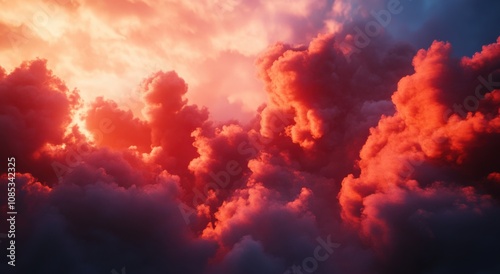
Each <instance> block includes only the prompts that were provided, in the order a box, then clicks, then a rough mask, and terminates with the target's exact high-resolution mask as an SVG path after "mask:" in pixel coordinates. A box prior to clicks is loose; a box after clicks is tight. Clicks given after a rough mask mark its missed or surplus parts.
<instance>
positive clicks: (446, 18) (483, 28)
mask: <svg viewBox="0 0 500 274" xmlns="http://www.w3.org/2000/svg"><path fill="white" fill-rule="evenodd" d="M401 3H402V4H404V6H403V7H404V11H403V13H402V14H401V16H394V17H393V20H394V22H395V23H394V24H390V25H389V27H388V29H389V32H390V33H391V34H392V35H393V36H394V37H395V39H396V40H400V41H406V42H409V43H410V44H412V45H413V46H415V47H416V48H428V47H429V46H430V45H431V44H432V42H433V41H434V40H439V41H445V42H450V43H451V44H452V47H453V53H452V54H453V56H455V57H461V56H472V55H473V54H474V53H476V52H479V51H481V47H482V46H483V45H488V44H491V43H494V42H495V41H496V40H497V37H498V36H499V35H500V16H498V13H499V11H500V1H495V0H486V1H472V0H443V1H432V0H422V1H412V0H403V1H401Z"/></svg>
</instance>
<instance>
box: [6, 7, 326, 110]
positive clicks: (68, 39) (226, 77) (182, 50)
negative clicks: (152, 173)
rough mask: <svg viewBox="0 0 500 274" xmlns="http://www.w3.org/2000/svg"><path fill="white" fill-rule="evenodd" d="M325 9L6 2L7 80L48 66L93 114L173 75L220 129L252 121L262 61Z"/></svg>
mask: <svg viewBox="0 0 500 274" xmlns="http://www.w3.org/2000/svg"><path fill="white" fill-rule="evenodd" d="M318 3H319V4H318ZM318 3H315V4H311V3H310V2H309V1H305V0H304V1H293V3H290V1H285V0H283V1H278V2H272V3H270V2H266V3H262V4H258V3H253V4H252V3H247V2H244V1H240V0H205V1H181V0H174V1H168V2H165V1H127V0H112V1H93V0H82V1H76V0H37V1H33V0H30V1H22V2H7V1H2V2H0V5H2V9H0V24H2V25H5V26H6V28H7V29H8V37H9V43H4V44H5V45H6V46H3V47H2V48H0V50H1V51H2V54H1V55H0V63H1V64H2V66H3V67H4V68H6V69H8V70H9V69H12V68H14V67H16V66H18V65H19V64H20V63H21V62H22V61H23V60H27V59H35V58H44V59H47V60H48V66H49V68H51V69H52V70H53V71H54V73H55V74H56V75H59V76H60V77H61V78H62V79H63V80H64V81H66V83H67V85H68V87H69V88H70V89H73V88H77V89H79V90H80V93H81V96H82V98H83V99H84V101H85V103H86V104H88V103H90V102H91V101H92V100H93V99H94V98H95V97H96V96H105V97H106V98H109V99H113V100H116V101H123V100H122V99H121V98H124V97H128V98H130V97H132V96H137V94H136V93H135V90H136V89H137V86H138V85H139V84H140V82H141V80H142V79H144V78H145V77H147V76H148V75H149V74H150V73H152V72H154V71H157V70H160V69H161V70H164V71H169V70H175V71H177V72H178V73H179V75H180V76H181V77H183V78H184V79H185V80H186V82H187V83H188V84H189V89H190V91H189V92H188V94H187V97H188V99H189V100H191V101H192V102H193V103H196V104H200V105H206V106H207V107H208V108H209V109H210V111H211V113H212V115H213V117H214V118H215V119H230V118H240V119H243V120H245V119H248V118H249V117H250V116H251V115H253V114H252V113H254V111H255V110H256V108H257V107H258V106H259V105H260V104H262V103H263V102H265V101H266V95H265V92H264V90H263V86H262V84H261V83H260V81H259V80H258V79H257V78H256V69H255V67H254V62H255V59H256V57H257V55H258V54H259V53H260V52H262V51H263V50H264V49H265V48H266V47H267V46H269V45H270V44H272V43H274V42H276V41H288V40H291V39H293V34H294V33H293V31H294V30H293V29H292V28H291V27H290V26H287V24H286V20H287V18H288V17H307V15H308V14H309V13H311V12H313V11H314V10H315V9H320V8H322V6H323V5H324V3H323V2H322V1H320V2H318ZM259 5H260V6H259ZM0 46H1V45H0ZM228 62H229V63H228ZM241 68H245V71H242V70H241ZM136 99H137V98H136ZM215 108H223V109H224V108H230V109H232V112H234V113H231V114H229V115H228V113H227V111H220V110H217V109H215Z"/></svg>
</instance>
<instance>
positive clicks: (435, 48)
mask: <svg viewBox="0 0 500 274" xmlns="http://www.w3.org/2000/svg"><path fill="white" fill-rule="evenodd" d="M118 2H119V3H121V4H123V3H122V2H121V1H117V3H118ZM71 3H73V2H71ZM231 3H232V4H233V5H235V6H238V5H243V6H245V7H246V9H243V11H244V12H245V13H251V11H252V8H255V9H260V8H262V7H265V8H266V9H268V10H270V11H273V14H276V16H278V15H279V17H280V20H284V21H291V22H295V23H296V24H298V25H299V22H303V21H301V20H306V21H310V24H309V25H307V26H306V27H304V29H302V30H296V31H293V32H291V33H288V34H286V35H285V34H282V35H285V36H286V37H288V38H290V37H295V38H290V40H292V41H294V39H298V36H300V35H299V34H304V35H305V36H308V35H309V34H310V33H314V34H316V33H315V32H317V28H320V26H321V28H322V27H323V23H325V24H327V25H328V26H329V27H328V28H329V29H328V32H327V33H323V34H318V35H317V36H315V37H313V36H310V37H309V38H310V40H311V41H310V43H306V44H302V45H294V44H293V45H292V44H288V43H276V44H275V45H273V46H269V47H268V48H267V50H266V51H264V52H262V53H261V54H260V55H259V57H258V58H257V59H256V68H257V71H258V77H260V79H261V81H262V82H263V84H264V89H265V92H266V93H267V95H268V102H267V103H265V104H262V105H261V106H260V107H259V108H258V109H257V112H256V113H255V115H254V117H253V118H252V119H251V120H250V121H248V122H242V121H238V120H236V119H229V120H227V121H224V122H221V121H214V120H213V119H211V118H210V113H209V110H208V109H207V108H205V107H200V106H198V105H197V104H195V103H193V100H188V97H189V96H188V95H189V92H190V91H191V88H190V87H188V83H187V81H185V80H184V79H183V78H182V77H181V76H179V75H182V74H177V72H174V71H161V70H160V71H157V72H154V73H151V74H149V76H146V77H145V78H144V79H143V80H142V81H138V82H137V83H136V84H138V85H137V92H138V97H137V98H138V99H140V101H138V102H137V103H136V104H135V107H134V109H133V110H129V109H127V108H126V107H124V106H121V105H120V104H119V102H116V101H114V100H112V99H109V98H108V97H107V96H105V97H102V96H99V97H96V98H94V99H93V100H92V101H91V102H90V103H89V104H88V105H85V106H82V104H81V99H80V93H82V92H78V91H77V90H75V91H71V90H70V89H68V88H67V86H66V84H65V83H64V81H63V80H61V79H60V78H58V77H56V76H54V75H53V73H52V71H51V70H50V69H48V68H47V62H46V61H44V60H38V59H37V60H33V61H26V62H24V63H22V64H21V65H20V66H18V67H17V68H16V69H14V70H12V71H9V72H7V71H6V70H4V69H2V70H0V99H1V100H0V106H1V108H0V125H1V126H2V128H5V129H6V130H7V132H8V133H7V134H4V135H2V137H1V138H2V139H1V140H2V144H5V145H3V146H2V147H1V149H0V155H1V156H2V157H4V159H6V158H8V157H15V158H16V171H17V173H16V174H15V176H16V180H15V181H16V207H17V208H16V210H17V211H18V215H17V217H16V218H17V220H18V221H17V223H16V226H17V229H16V264H17V266H16V270H17V271H18V272H19V273H30V272H36V273H38V272H40V273H82V274H84V273H85V274H86V273H109V272H110V271H112V269H121V268H122V267H125V268H126V272H127V273H192V274H195V273H206V274H212V273H230V274H233V273H234V274H239V273H270V274H273V273H325V274H326V273H347V274H350V273H353V274H354V273H460V272H467V273H469V272H471V273H472V272H481V273H495V272H498V271H499V270H500V269H499V267H500V266H499V264H498V263H497V260H496V259H497V258H498V256H499V255H500V252H499V249H498V248H497V246H498V245H499V244H500V239H499V237H498V236H497V235H496V234H497V233H498V230H499V229H500V221H499V220H500V218H499V217H500V206H499V204H498V202H499V200H498V199H499V198H500V185H499V182H500V179H499V178H500V175H499V174H500V159H499V156H498V153H497V151H499V149H500V147H499V146H500V144H499V142H498V138H499V137H500V136H499V135H500V112H499V110H500V109H499V106H500V38H499V39H498V40H497V41H496V42H494V43H491V44H489V45H485V46H483V48H482V49H481V50H480V51H479V52H477V53H476V54H474V55H473V56H471V57H462V58H459V57H456V56H455V55H454V54H453V52H452V44H450V43H447V42H439V41H434V42H433V43H432V45H430V46H429V47H428V48H427V49H420V50H416V49H415V48H414V47H412V46H411V45H409V44H406V43H402V42H398V41H397V39H396V38H394V37H392V38H391V37H390V36H389V33H387V32H385V31H381V32H380V33H379V34H378V35H377V36H376V37H375V36H373V35H372V36H373V37H370V39H369V44H368V45H365V46H363V47H360V46H359V43H357V42H360V41H361V40H359V39H362V37H361V34H358V35H356V34H355V33H352V32H351V31H352V30H353V29H354V28H356V26H357V25H359V24H361V25H363V24H368V23H369V22H371V21H370V17H369V14H370V9H375V8H378V7H379V6H376V5H375V4H373V5H374V6H373V7H371V6H357V5H354V4H349V3H346V2H341V1H336V2H335V3H334V4H332V3H330V2H328V1H318V2H314V3H309V2H307V3H306V2H303V1H298V2H296V3H294V4H289V3H288V2H287V3H284V2H283V3H281V2H280V1H278V2H273V3H272V4H263V3H261V2H258V3H257V2H254V1H250V2H245V3H243V2H242V3H239V2H237V1H235V2H231ZM373 3H378V2H377V1H374V2H373ZM205 4H206V3H203V4H189V3H183V5H180V6H177V9H176V12H178V13H179V14H180V15H185V16H187V17H186V18H193V19H192V20H193V21H194V22H191V23H192V24H191V25H186V26H190V28H188V27H186V28H187V29H182V30H180V31H177V32H174V33H173V36H174V37H175V38H176V39H178V40H179V41H187V40H189V39H187V38H186V36H189V37H190V39H194V40H193V41H204V39H207V37H209V36H210V35H209V34H208V33H207V34H205V36H206V37H205V36H203V37H197V36H196V35H192V33H193V29H197V28H202V29H209V30H212V31H213V29H214V28H215V29H216V30H217V31H216V33H217V34H218V35H219V36H217V37H218V40H217V41H213V44H212V45H211V46H212V47H215V48H219V47H222V48H224V49H225V50H235V49H241V51H239V53H231V55H232V56H231V58H235V59H238V58H240V57H241V56H240V57H235V56H237V55H238V54H240V55H244V56H246V57H245V58H249V59H251V60H253V57H255V56H254V54H257V53H250V52H247V51H248V50H251V48H252V45H249V44H246V43H244V42H242V44H239V43H236V42H234V43H233V44H231V43H229V44H222V45H221V44H218V41H219V42H220V41H221V40H220V39H222V40H224V37H226V36H227V37H229V34H231V35H233V34H235V33H238V30H235V29H232V28H233V27H232V26H231V25H230V24H228V25H218V24H208V22H205V21H202V22H198V21H197V20H201V19H200V18H199V17H196V16H194V17H189V15H192V14H200V13H203V12H206V7H204V6H203V7H201V6H199V5H205ZM10 5H14V4H10ZM106 5H113V3H111V2H110V3H105V4H103V3H99V2H94V1H85V2H81V3H74V5H68V6H64V9H67V12H76V11H78V9H84V10H86V11H87V12H88V13H87V14H99V18H101V20H104V21H110V22H111V21H112V20H113V19H117V18H119V19H120V20H117V21H116V22H113V24H112V25H113V27H120V26H121V28H118V29H120V30H121V31H123V32H125V33H129V34H134V35H136V36H141V35H142V34H141V33H140V32H139V29H136V30H135V29H134V28H133V26H134V24H132V23H133V22H136V21H134V20H139V21H137V22H140V20H145V21H147V22H146V23H150V24H151V25H148V26H149V27H151V26H156V27H160V26H162V23H158V22H156V23H155V22H153V21H154V20H153V18H154V16H153V15H154V14H155V13H156V12H158V11H157V10H156V9H154V8H152V7H154V6H155V5H153V4H152V2H151V3H150V2H147V3H146V2H141V1H137V2H133V3H132V2H127V3H125V4H124V5H120V9H118V10H116V12H113V13H110V11H109V8H107V7H106ZM165 5H166V4H165ZM330 5H331V10H327V11H326V13H331V14H334V15H335V16H337V17H338V18H344V19H345V20H346V22H347V23H346V24H344V25H335V22H334V21H332V22H320V21H321V20H319V19H317V18H321V16H320V15H321V14H322V12H320V10H321V8H324V7H325V6H328V7H330ZM391 5H393V4H391ZM225 7H226V8H228V9H231V8H230V7H229V6H225ZM231 7H233V6H231ZM389 7H390V5H389V4H387V5H386V6H384V7H383V8H384V9H387V12H389ZM395 7H396V6H393V7H392V8H391V10H392V11H397V10H401V9H400V8H403V10H401V12H403V11H404V10H408V9H409V8H408V6H406V4H405V5H403V6H401V7H400V8H397V7H396V8H395ZM236 11H238V12H242V11H241V10H239V9H235V12H236ZM351 12H358V14H356V15H353V14H350V13H351ZM392 13H393V15H394V16H396V14H397V13H395V12H392ZM312 14H315V15H316V16H318V17H317V18H316V17H314V16H312V17H313V18H314V19H311V20H309V19H306V18H308V17H309V16H311V15H312ZM379 14H382V13H379ZM384 14H386V13H384ZM180 15H179V16H180ZM205 15H206V18H212V17H210V16H215V15H210V14H205ZM88 16H90V15H88ZM255 16H257V15H255ZM259 16H261V15H259ZM259 16H257V17H258V19H259V20H263V18H261V17H259ZM237 17H238V16H235V17H234V18H233V17H231V16H229V17H214V18H212V19H211V20H213V21H215V22H219V23H223V22H225V20H230V19H231V20H238V18H237ZM240 17H241V16H240ZM203 18H205V17H203ZM294 18H295V19H294ZM297 18H302V19H300V20H299V19H297ZM394 18H396V17H394ZM264 19H265V18H264ZM207 20H208V19H207ZM240 20H243V19H240ZM248 20H250V21H249V22H248V24H249V25H251V26H252V27H251V28H250V29H251V30H254V29H253V28H257V29H259V28H258V27H259V25H255V22H260V21H259V20H256V19H255V18H253V17H252V18H250V19H248ZM149 21H151V22H149ZM264 21H265V20H264ZM131 22H132V23H131ZM210 22H212V21H210ZM231 22H232V21H231ZM252 22H253V23H252ZM212 23H213V22H212ZM226 23H227V22H226ZM252 24H253V25H252ZM244 25H245V26H246V24H244ZM146 29H147V30H149V31H152V32H154V31H153V29H155V28H152V29H149V28H146ZM100 31H104V30H100ZM275 31H277V30H275ZM155 33H156V32H155ZM271 33H272V28H271ZM365 35H368V34H365ZM191 36H192V37H191ZM141 37H142V36H141ZM148 37H149V36H148ZM367 37H368V36H367ZM196 39H199V40H196ZM227 39H229V38H227ZM189 41H191V40H189ZM367 41H368V40H367ZM135 42H137V43H148V42H150V41H146V40H144V39H137V40H136V41H135ZM240 42H241V41H240ZM257 42H258V41H257ZM268 42H269V41H267V40H266V41H265V42H263V44H265V45H267V44H268ZM365 42H366V41H365ZM191 46H192V47H196V46H195V45H191ZM225 47H227V48H225ZM182 48H183V47H182V46H179V47H178V48H175V47H174V48H173V51H174V52H175V51H176V50H179V49H182ZM189 48H190V47H189V46H186V47H185V48H184V49H189ZM87 50H89V52H91V51H92V49H91V48H90V49H87ZM192 52H193V54H195V56H194V57H193V58H196V57H197V56H196V54H197V53H199V51H197V50H194V49H193V51H192ZM214 52H216V50H214ZM214 52H207V55H212V54H214V55H216V53H214ZM233 55H234V56H233ZM184 57H185V56H184ZM226 57H227V56H226ZM205 61H206V60H205ZM207 62H208V61H207ZM208 63H212V61H210V62H208ZM90 65H91V64H90ZM117 67H119V66H117ZM242 68H246V66H242ZM244 72H246V71H244ZM145 75H147V73H146V72H145V73H144V75H142V76H141V77H144V76H145ZM63 76H64V75H63ZM63 76H61V77H62V78H64V77H63ZM210 85H214V86H219V85H220V83H214V82H213V80H212V82H211V84H210ZM231 85H234V83H232V84H231ZM207 94H210V93H207ZM215 94H216V93H215ZM189 99H190V98H189ZM219 111H220V110H219ZM228 111H229V109H228ZM228 117H230V115H228ZM78 119H82V122H83V123H80V122H79V121H78ZM9 176H12V175H8V174H4V173H2V177H1V178H0V182H1V183H0V184H1V185H2V188H1V190H0V195H2V197H7V187H5V186H7V183H8V177H9ZM0 206H1V210H2V211H1V213H0V217H1V218H2V219H3V220H5V219H6V218H7V214H6V212H7V205H6V204H4V203H2V204H1V205H0ZM2 246H3V242H2ZM4 260H5V257H3V259H2V266H1V268H0V269H1V271H2V273H4V272H5V273H9V272H7V271H10V270H11V269H10V268H8V267H6V266H8V265H7V264H6V263H5V262H4Z"/></svg>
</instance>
